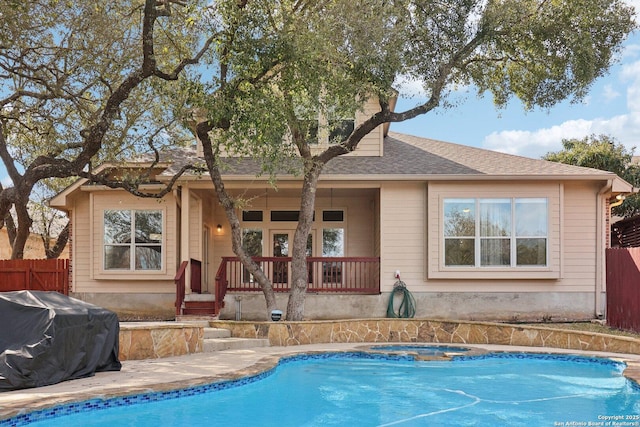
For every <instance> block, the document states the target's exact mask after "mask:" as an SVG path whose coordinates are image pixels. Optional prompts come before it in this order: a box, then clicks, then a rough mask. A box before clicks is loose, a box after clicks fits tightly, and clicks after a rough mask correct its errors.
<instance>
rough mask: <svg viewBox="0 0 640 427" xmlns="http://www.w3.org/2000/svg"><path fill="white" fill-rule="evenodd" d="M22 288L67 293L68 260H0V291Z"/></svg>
mask: <svg viewBox="0 0 640 427" xmlns="http://www.w3.org/2000/svg"><path fill="white" fill-rule="evenodd" d="M22 290H36V291H55V292H60V293H61V294H64V295H69V260H68V259H10V260H0V292H9V291H22Z"/></svg>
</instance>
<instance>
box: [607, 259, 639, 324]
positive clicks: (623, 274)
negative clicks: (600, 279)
mask: <svg viewBox="0 0 640 427" xmlns="http://www.w3.org/2000/svg"><path fill="white" fill-rule="evenodd" d="M607 324H608V325H609V326H612V327H614V328H619V329H624V330H628V331H635V332H640V248H611V249H607Z"/></svg>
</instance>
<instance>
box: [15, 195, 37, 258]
mask: <svg viewBox="0 0 640 427" xmlns="http://www.w3.org/2000/svg"><path fill="white" fill-rule="evenodd" d="M15 208H16V214H17V217H18V229H17V230H16V238H15V240H14V241H13V244H12V246H11V259H23V258H24V247H25V245H26V244H27V239H28V238H29V230H31V223H32V221H31V217H30V216H29V211H28V210H27V205H26V202H23V203H16V204H15Z"/></svg>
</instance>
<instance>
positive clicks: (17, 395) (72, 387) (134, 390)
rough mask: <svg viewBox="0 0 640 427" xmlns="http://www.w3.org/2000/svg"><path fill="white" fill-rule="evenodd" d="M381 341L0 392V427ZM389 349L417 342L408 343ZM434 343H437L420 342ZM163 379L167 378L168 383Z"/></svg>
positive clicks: (269, 351)
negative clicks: (73, 406)
mask: <svg viewBox="0 0 640 427" xmlns="http://www.w3.org/2000/svg"><path fill="white" fill-rule="evenodd" d="M379 344H380V343H375V342H372V343H361V342H359V343H341V344H315V345H301V346H295V347H263V348H256V349H251V350H227V351H221V352H216V353H200V354H192V355H185V356H177V357H171V358H164V359H156V360H153V361H151V360H146V361H145V360H139V361H126V362H124V363H123V371H122V372H100V373H97V374H96V375H95V376H94V377H90V378H82V379H77V380H72V381H67V382H63V383H59V384H56V385H52V386H47V387H40V388H37V389H26V390H16V391H9V392H2V393H0V426H8V425H13V424H11V423H9V422H8V421H10V419H12V418H14V417H16V416H19V415H23V414H27V413H31V412H35V411H41V410H46V409H49V408H52V407H55V406H58V405H64V404H69V403H74V402H82V401H85V400H91V399H98V400H107V399H112V398H120V397H126V396H133V395H137V394H144V393H157V392H163V391H170V390H181V389H187V388H192V387H198V386H203V385H206V384H211V383H216V382H222V381H229V380H238V379H241V378H245V377H250V376H255V375H259V374H261V373H263V372H267V371H269V370H271V369H273V368H274V367H275V366H277V364H278V363H279V361H280V360H281V359H282V358H283V357H291V356H297V355H305V354H307V355H313V354H320V353H326V352H353V351H357V352H366V351H369V350H370V347H371V346H375V345H379ZM386 344H389V345H393V344H398V345H406V344H412V345H413V344H415V343H406V342H397V343H386ZM420 344H424V345H437V344H438V343H420ZM463 347H469V348H472V349H473V351H471V352H470V353H469V355H471V354H476V355H481V354H482V353H502V352H508V353H521V352H526V353H538V354H550V355H576V356H590V357H599V358H606V359H611V360H614V361H620V362H624V363H626V364H627V368H626V369H625V371H624V373H623V375H624V376H625V377H627V378H629V379H631V380H633V381H635V382H636V383H637V384H640V355H630V354H619V353H604V352H593V351H588V352H587V351H579V350H567V349H554V348H541V347H517V346H503V345H476V344H470V345H464V346H463ZM167 377H171V378H170V379H169V378H167Z"/></svg>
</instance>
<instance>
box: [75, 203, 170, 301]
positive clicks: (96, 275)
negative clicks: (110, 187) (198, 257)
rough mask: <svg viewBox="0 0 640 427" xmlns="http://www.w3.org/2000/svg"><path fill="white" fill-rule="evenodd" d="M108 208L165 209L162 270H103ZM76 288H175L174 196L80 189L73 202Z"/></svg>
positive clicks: (124, 290) (109, 290) (97, 290)
mask: <svg viewBox="0 0 640 427" xmlns="http://www.w3.org/2000/svg"><path fill="white" fill-rule="evenodd" d="M105 209H162V210H163V212H164V222H165V224H164V225H165V228H164V236H163V239H164V246H163V250H164V254H163V268H164V271H162V272H161V273H144V274H139V273H136V272H127V273H117V274H113V273H111V272H104V271H103V270H102V259H103V244H102V242H103V235H102V233H103V212H104V210H105ZM73 211H74V222H73V227H74V228H73V238H74V244H73V286H74V289H73V290H74V292H87V293H91V292H95V293H103V292H104V293H112V292H118V293H139V292H150V293H163V292H174V291H175V286H174V283H173V276H174V275H175V272H176V265H175V259H176V254H175V251H176V243H177V242H176V233H175V228H176V227H175V224H176V209H175V203H174V201H173V198H172V197H171V196H167V197H165V198H164V199H163V200H161V201H158V200H155V199H143V198H138V197H134V196H132V195H130V194H128V193H125V192H123V191H101V192H91V193H90V192H82V191H81V192H79V193H78V196H77V197H75V198H74V204H73Z"/></svg>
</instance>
